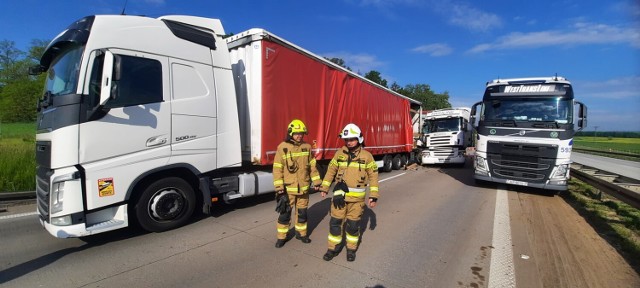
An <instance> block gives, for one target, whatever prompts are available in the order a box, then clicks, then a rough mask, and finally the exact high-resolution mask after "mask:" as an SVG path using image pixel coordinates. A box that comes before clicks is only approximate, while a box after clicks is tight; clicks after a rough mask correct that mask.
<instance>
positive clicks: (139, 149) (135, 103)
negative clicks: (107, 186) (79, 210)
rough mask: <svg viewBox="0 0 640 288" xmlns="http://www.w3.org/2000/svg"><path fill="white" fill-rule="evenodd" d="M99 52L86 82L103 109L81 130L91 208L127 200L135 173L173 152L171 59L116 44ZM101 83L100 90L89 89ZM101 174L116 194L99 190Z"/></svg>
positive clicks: (81, 157) (81, 155) (81, 160)
mask: <svg viewBox="0 0 640 288" xmlns="http://www.w3.org/2000/svg"><path fill="white" fill-rule="evenodd" d="M100 54H102V55H101V56H100V57H94V61H93V63H90V64H89V65H91V67H92V69H90V70H91V71H89V72H88V74H90V75H88V76H87V78H89V79H88V80H87V81H85V83H88V85H87V86H88V87H86V88H85V91H86V94H87V95H89V96H87V97H88V98H89V99H96V98H98V99H99V100H98V101H96V102H98V103H96V104H97V105H95V106H96V108H95V109H96V110H99V111H97V112H95V113H92V116H90V117H88V119H87V121H85V122H84V123H82V124H81V125H80V130H79V152H78V153H79V155H78V156H79V164H80V165H82V166H83V167H84V169H85V173H86V179H87V187H88V190H89V191H87V194H88V199H87V206H88V207H87V208H89V209H91V208H92V206H94V205H93V204H95V205H108V204H109V203H110V202H117V201H122V200H124V199H125V197H126V196H125V194H126V189H127V188H128V186H129V184H130V183H131V182H132V181H133V180H134V178H135V177H136V176H137V175H140V173H142V172H144V171H148V170H151V169H152V168H153V167H154V166H157V165H159V164H160V162H166V161H167V159H168V157H169V156H170V154H171V151H170V146H169V138H170V136H171V135H170V133H171V127H170V124H171V121H170V120H171V119H170V118H171V109H170V108H171V107H170V101H168V99H170V85H169V73H168V58H167V57H162V56H157V55H152V54H144V53H140V52H131V51H126V50H117V49H111V50H109V51H103V52H102V53H100ZM98 86H99V87H100V88H99V91H93V92H92V91H91V90H96V89H97V87H98ZM92 94H94V95H92ZM96 100H97V99H96ZM89 101H90V100H89ZM100 179H111V180H110V181H111V182H113V184H114V187H115V195H100V194H99V192H98V191H97V189H98V186H99V185H98V183H99V182H100V181H99V180H100ZM120 189H121V190H120ZM106 196H115V197H106Z"/></svg>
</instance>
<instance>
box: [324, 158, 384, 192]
mask: <svg viewBox="0 0 640 288" xmlns="http://www.w3.org/2000/svg"><path fill="white" fill-rule="evenodd" d="M352 155H353V156H352V157H349V149H347V147H346V146H343V147H342V148H341V149H340V150H338V151H337V152H336V155H335V156H333V159H331V162H329V168H328V169H327V174H326V175H325V176H324V179H323V181H322V187H321V188H320V190H321V191H323V192H327V191H328V190H329V186H330V185H331V181H332V180H333V178H334V176H335V180H336V182H340V181H344V182H345V183H346V184H347V187H349V192H347V194H346V195H345V201H347V202H358V201H364V197H365V193H366V192H365V189H366V186H367V184H369V197H372V198H379V196H380V195H379V194H378V165H376V161H375V160H374V159H373V155H371V153H369V152H368V151H366V150H364V149H362V147H358V148H357V149H355V150H354V151H353V153H352ZM350 158H351V159H350Z"/></svg>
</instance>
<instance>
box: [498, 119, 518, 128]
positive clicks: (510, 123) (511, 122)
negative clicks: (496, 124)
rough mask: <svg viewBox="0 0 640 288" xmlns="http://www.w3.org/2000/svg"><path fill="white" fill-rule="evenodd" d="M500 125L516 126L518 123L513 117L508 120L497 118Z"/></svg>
mask: <svg viewBox="0 0 640 288" xmlns="http://www.w3.org/2000/svg"><path fill="white" fill-rule="evenodd" d="M499 121H500V124H501V126H503V127H518V124H516V120H513V119H509V120H499Z"/></svg>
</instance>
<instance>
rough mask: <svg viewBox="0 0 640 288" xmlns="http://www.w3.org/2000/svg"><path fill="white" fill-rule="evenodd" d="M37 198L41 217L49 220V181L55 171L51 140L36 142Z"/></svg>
mask: <svg viewBox="0 0 640 288" xmlns="http://www.w3.org/2000/svg"><path fill="white" fill-rule="evenodd" d="M36 164H37V165H38V167H37V169H36V198H37V199H38V211H39V212H40V219H42V220H43V221H49V203H50V202H49V191H51V189H49V188H50V187H49V183H51V181H50V180H51V175H53V171H52V170H51V169H49V168H50V167H51V142H50V141H37V142H36Z"/></svg>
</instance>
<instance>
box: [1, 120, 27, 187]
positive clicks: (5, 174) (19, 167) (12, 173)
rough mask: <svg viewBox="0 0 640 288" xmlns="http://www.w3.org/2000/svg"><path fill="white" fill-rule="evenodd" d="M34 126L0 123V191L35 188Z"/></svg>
mask: <svg viewBox="0 0 640 288" xmlns="http://www.w3.org/2000/svg"><path fill="white" fill-rule="evenodd" d="M35 127H36V125H35V123H10V124H7V123H1V124H0V175H2V177H0V193H1V192H15V191H33V190H35V177H36V176H35V175H36V159H35V133H36V132H35Z"/></svg>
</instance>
